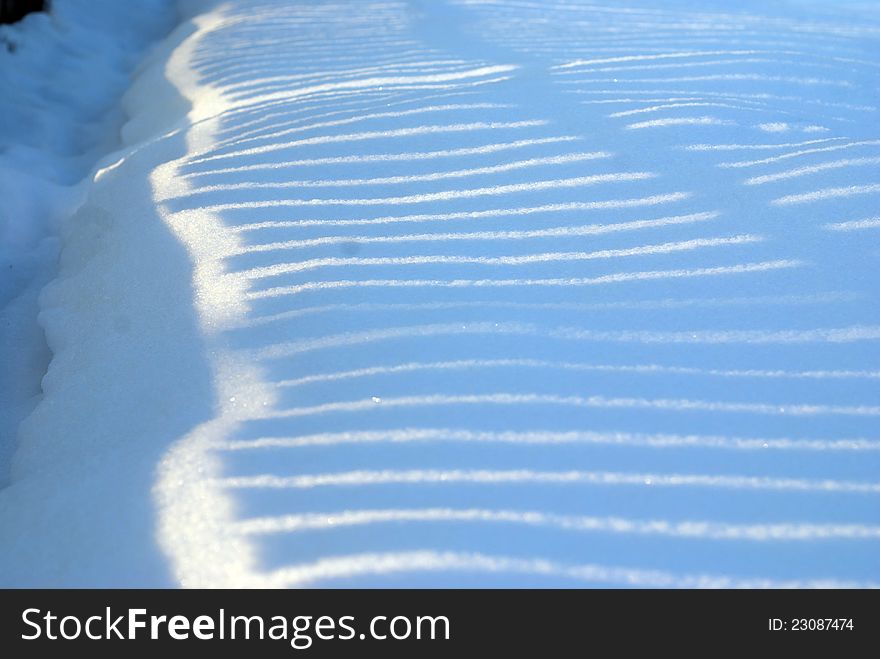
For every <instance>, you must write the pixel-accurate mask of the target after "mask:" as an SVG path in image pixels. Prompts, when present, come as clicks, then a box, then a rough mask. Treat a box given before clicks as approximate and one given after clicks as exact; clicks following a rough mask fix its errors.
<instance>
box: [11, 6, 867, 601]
mask: <svg viewBox="0 0 880 659" xmlns="http://www.w3.org/2000/svg"><path fill="white" fill-rule="evenodd" d="M183 12H184V15H185V16H191V17H192V18H191V20H187V21H186V22H184V23H183V24H182V25H180V26H179V27H178V28H177V30H176V31H175V32H174V33H173V34H172V35H171V36H170V37H169V38H168V40H167V41H166V42H165V43H164V44H163V45H162V47H161V48H160V49H159V50H158V51H157V52H155V53H153V54H152V55H151V57H150V59H149V61H148V62H147V63H146V65H145V66H144V67H143V68H142V70H141V73H140V76H139V77H138V80H137V81H136V83H135V84H134V86H133V87H132V88H131V89H130V90H129V92H128V94H127V96H126V98H125V103H124V107H125V109H126V111H127V113H128V115H129V120H128V123H127V124H126V126H125V127H124V128H123V130H122V134H123V137H124V139H125V141H126V143H127V144H128V147H127V148H126V149H125V150H123V151H122V152H120V153H119V154H116V155H114V156H113V157H112V158H109V159H107V160H106V161H105V162H103V163H102V167H101V169H99V170H98V171H97V172H96V174H95V175H94V177H93V179H94V180H93V181H92V183H91V184H90V185H89V188H88V197H87V200H86V201H85V203H84V204H83V205H82V206H81V207H80V208H79V210H78V211H77V213H76V215H74V217H72V218H71V219H70V221H69V222H68V223H67V224H66V226H65V229H64V234H63V250H62V263H61V270H60V273H59V277H58V278H57V279H56V280H55V281H54V282H53V283H52V284H50V285H49V286H48V287H47V288H46V289H45V291H44V293H43V295H42V298H41V305H42V309H43V310H42V313H41V322H42V323H43V325H44V327H45V329H46V335H47V338H48V341H49V345H50V347H51V349H52V352H53V357H52V362H51V364H50V367H49V370H48V373H47V374H46V377H45V378H44V381H43V390H44V392H45V396H44V399H43V400H42V402H41V403H40V404H39V405H38V407H37V408H36V410H35V411H34V413H33V414H32V415H31V416H30V417H29V418H28V419H27V420H26V422H25V423H24V424H23V425H22V427H21V442H20V448H19V450H18V453H17V455H16V461H15V465H14V471H13V484H12V485H11V486H10V487H8V488H6V489H5V490H3V491H2V492H0V524H2V527H3V528H4V533H5V534H6V535H5V538H4V541H3V543H2V554H3V564H4V565H5V566H6V568H5V570H4V571H3V578H4V582H5V583H11V584H29V585H37V584H38V585H49V584H55V585H74V584H77V585H98V584H107V585H162V584H182V585H185V586H301V585H346V586H362V585H382V586H385V585H408V586H409V585H430V586H452V585H479V586H484V585H521V586H533V585H551V586H558V585H566V586H571V585H573V586H579V585H589V584H602V585H614V586H627V585H630V586H661V587H669V586H714V587H735V586H770V587H779V586H795V587H803V586H827V585H835V586H859V587H863V586H871V585H877V584H878V578H880V577H878V563H877V541H878V539H880V519H878V507H877V496H878V495H880V481H878V479H877V473H878V471H877V467H878V464H880V461H878V450H880V439H878V437H877V433H876V428H877V419H878V416H880V405H878V397H877V392H878V386H877V385H878V378H880V367H878V366H880V365H878V361H880V354H878V351H877V347H876V346H877V340H878V338H880V322H878V318H877V315H878V306H877V304H876V275H875V272H876V265H877V256H878V253H877V250H876V248H875V247H874V246H873V245H872V243H871V238H872V236H873V235H874V232H875V231H876V230H877V228H878V227H880V220H878V219H877V217H876V203H877V200H878V197H880V178H878V173H880V169H878V164H880V152H878V146H880V138H878V135H877V134H876V127H877V120H876V119H877V109H878V105H877V104H878V98H877V95H878V86H877V84H876V83H877V82H878V66H880V64H878V60H877V43H878V39H877V37H878V35H880V21H878V18H880V17H878V14H877V12H876V10H875V9H873V8H872V7H870V6H866V5H864V4H862V5H859V4H851V5H850V4H845V3H837V2H835V3H830V2H829V3H822V2H815V3H813V2H809V3H808V2H790V3H784V4H781V5H778V6H776V7H774V6H771V7H767V6H766V3H746V4H745V5H740V6H738V7H737V8H736V9H735V10H733V9H730V8H728V7H726V6H724V5H723V4H722V3H717V5H716V6H714V7H712V8H700V9H694V8H693V6H692V5H691V4H690V3H686V2H681V3H663V4H662V6H658V5H657V3H648V2H638V1H633V2H629V3H627V4H626V5H620V4H619V3H607V4H586V3H567V2H565V3H563V2H553V3H531V2H514V1H512V0H511V1H510V2H491V1H489V0H486V1H481V0H471V1H449V2H442V3H441V2H416V1H412V2H376V3H372V2H370V3H367V2H320V3H310V4H301V3H288V2H280V1H273V0H253V1H244V0H242V1H241V2H236V3H226V4H220V3H214V2H210V1H206V2H188V3H184V4H183Z"/></svg>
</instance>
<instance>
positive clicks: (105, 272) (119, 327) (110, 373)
mask: <svg viewBox="0 0 880 659" xmlns="http://www.w3.org/2000/svg"><path fill="white" fill-rule="evenodd" d="M188 4H191V3H188ZM194 30H195V26H194V24H193V23H192V22H189V23H185V24H183V25H181V26H180V27H178V28H177V30H175V31H174V32H173V33H172V35H170V36H169V37H168V38H167V39H166V40H165V41H164V43H163V44H162V45H161V47H160V48H158V49H157V50H156V51H155V52H154V53H153V54H152V56H151V57H150V58H149V62H148V63H147V65H146V66H145V67H144V68H143V69H142V71H141V73H140V74H139V76H138V78H137V81H136V82H135V83H134V84H133V86H132V88H131V89H130V91H129V93H128V94H127V97H126V99H125V107H126V110H127V111H128V113H129V115H130V116H131V119H130V121H129V123H128V124H127V126H126V128H125V129H124V133H123V135H124V139H125V140H126V141H127V142H128V143H129V145H130V146H129V148H128V149H127V150H125V151H123V152H119V153H116V154H113V155H111V156H108V157H107V158H106V159H105V161H104V164H105V166H104V168H103V169H100V170H99V171H98V172H97V173H96V175H95V177H94V182H93V184H92V185H91V188H90V190H89V192H88V197H87V200H86V202H85V203H84V204H83V206H82V207H81V208H80V209H79V210H78V212H77V213H76V214H75V215H74V217H72V218H71V219H70V220H69V221H68V222H67V223H66V225H65V227H64V230H63V235H62V242H63V248H62V254H61V263H60V272H59V276H58V278H57V279H56V280H55V281H54V282H52V283H51V284H49V285H48V286H47V287H46V288H45V290H44V291H43V294H42V296H41V307H42V311H41V314H40V321H41V323H42V324H43V326H44V328H45V330H46V336H47V340H48V343H49V345H50V347H51V349H52V351H53V358H52V362H51V364H50V366H49V370H48V373H47V374H46V376H45V378H44V381H43V389H44V398H43V400H42V402H41V403H40V404H39V405H38V407H37V408H36V410H35V411H34V413H33V414H32V415H31V416H30V417H29V418H28V419H26V420H25V422H24V423H23V424H22V426H21V431H20V445H19V450H18V452H17V454H16V456H15V462H14V465H13V473H12V484H11V485H10V486H9V487H8V488H6V489H5V490H3V491H2V492H0V526H2V528H3V529H4V534H5V538H6V539H5V541H4V542H3V543H2V544H0V561H2V564H3V565H5V566H6V569H5V570H4V572H3V575H2V578H0V582H2V584H3V585H6V586H89V587H96V586H160V585H170V584H171V583H173V582H172V580H171V578H170V575H169V574H168V572H167V568H166V565H165V560H164V558H163V556H162V554H161V552H160V550H159V549H158V547H157V546H156V542H155V521H154V510H153V506H152V499H151V488H152V486H153V482H154V478H155V466H156V464H157V463H158V462H159V461H160V459H161V456H162V454H163V453H164V451H165V450H166V448H167V446H168V445H169V444H170V443H171V442H173V441H174V440H176V439H177V438H178V437H180V436H182V435H185V434H186V433H187V431H188V430H189V429H190V428H191V427H193V426H195V425H197V424H199V423H201V422H202V421H204V420H205V419H207V418H210V417H211V416H212V407H213V400H214V395H213V390H212V385H211V376H210V372H209V369H208V366H207V362H206V360H205V358H204V348H203V341H202V335H201V332H200V330H199V327H198V320H197V318H196V315H195V312H194V309H193V296H192V289H191V281H192V267H191V264H190V260H189V258H188V256H187V254H186V252H185V250H184V249H183V248H182V247H181V245H180V243H179V242H178V241H177V239H176V238H175V237H174V236H173V235H172V233H171V232H170V231H169V228H168V226H167V225H165V223H164V222H163V220H162V218H161V216H160V215H159V213H158V209H157V207H156V203H155V201H154V194H153V188H152V186H151V185H150V183H149V181H150V174H151V172H152V171H153V169H154V168H155V166H156V164H157V163H163V162H168V161H170V160H174V159H175V158H177V157H179V156H181V155H182V154H184V153H186V152H187V149H188V147H189V145H188V144H186V141H185V139H186V138H185V135H184V133H183V132H182V130H181V129H182V128H184V127H185V126H186V125H187V122H188V119H187V118H186V117H185V114H186V112H187V111H188V109H189V107H190V104H189V102H188V100H187V99H186V97H185V96H184V95H183V94H181V92H180V91H179V90H178V88H177V86H175V85H174V84H171V83H170V82H169V81H168V79H167V71H166V67H167V63H168V60H169V58H170V55H171V53H173V52H174V50H175V49H176V48H177V47H178V46H179V45H180V44H181V43H182V42H184V41H185V40H186V39H188V38H189V37H190V36H191V35H192V33H193V32H194ZM160 130H165V131H168V132H166V133H165V134H164V135H161V136H156V131H160ZM148 137H150V138H151V140H150V141H147V142H141V143H138V144H136V143H134V142H135V141H137V140H144V139H146V138H148ZM110 163H112V164H110ZM169 366H171V367H172V368H169Z"/></svg>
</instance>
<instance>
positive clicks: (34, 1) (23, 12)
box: [0, 0, 49, 23]
mask: <svg viewBox="0 0 880 659" xmlns="http://www.w3.org/2000/svg"><path fill="white" fill-rule="evenodd" d="M48 5H49V3H48V2H46V1H45V0H0V23H15V22H16V21H20V20H21V19H22V18H24V17H25V16H27V15H28V14H30V13H31V12H35V11H44V10H46V9H48V8H49V6H48Z"/></svg>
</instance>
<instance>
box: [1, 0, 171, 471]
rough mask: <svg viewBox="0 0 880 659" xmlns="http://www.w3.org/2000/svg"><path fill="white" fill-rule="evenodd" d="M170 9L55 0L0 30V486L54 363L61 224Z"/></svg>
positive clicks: (108, 0) (112, 144)
mask: <svg viewBox="0 0 880 659" xmlns="http://www.w3.org/2000/svg"><path fill="white" fill-rule="evenodd" d="M171 8H172V4H171V3H170V2H169V1H168V0H152V1H147V2H143V1H140V2H137V3H119V2H115V1H114V0H98V1H97V2H96V1H95V0H55V2H53V3H52V8H51V12H50V13H43V12H39V13H33V14H29V15H28V16H26V17H25V18H24V19H23V20H22V21H20V22H18V23H15V24H12V25H0V200H2V203H0V272H2V273H3V275H2V277H0V363H2V364H3V369H2V370H0V485H4V484H6V483H7V482H8V472H9V467H10V465H9V462H10V458H11V456H12V452H13V450H14V448H15V435H16V429H17V426H18V424H19V423H20V422H21V420H22V419H23V418H24V417H26V416H27V415H28V414H29V413H30V412H31V410H32V409H33V406H34V405H35V404H36V401H37V400H38V397H39V393H40V378H41V377H42V376H43V374H44V373H45V372H46V367H47V364H48V361H49V358H50V353H49V350H48V348H47V347H46V342H45V339H44V338H43V332H42V330H41V329H40V327H39V325H38V323H37V313H38V311H39V305H38V301H37V298H38V295H39V292H40V289H42V287H43V286H45V285H46V284H47V283H48V282H49V281H50V280H51V279H52V278H53V276H54V274H55V264H56V262H57V260H58V249H59V241H58V232H59V231H60V226H59V225H60V223H61V221H62V220H63V219H64V218H66V217H67V216H69V215H70V214H71V212H72V210H74V209H75V208H76V207H77V206H78V205H80V204H81V203H82V201H83V199H84V195H85V192H86V188H87V187H88V185H89V183H90V177H89V176H88V174H89V172H90V170H91V169H92V167H93V165H94V164H95V161H96V160H97V159H98V158H99V157H100V156H101V155H103V154H105V153H107V152H108V151H111V150H113V149H116V148H117V147H118V146H119V140H118V134H119V129H120V127H121V125H122V124H123V122H124V121H125V115H124V113H123V112H122V110H121V108H120V107H119V104H118V101H119V97H120V96H121V95H122V94H123V93H124V92H125V90H126V89H127V87H128V86H129V84H130V82H131V80H130V76H129V74H130V72H131V70H132V69H133V68H134V66H135V65H136V64H137V63H138V61H139V60H140V58H141V55H142V52H143V50H144V48H145V47H146V46H147V45H148V44H149V42H150V41H152V40H154V39H155V38H156V37H159V36H161V35H162V34H165V33H167V32H168V31H169V29H170V28H171V25H170V24H171V23H172V22H173V21H174V14H173V11H172V12H171V13H170V14H169V9H171ZM84 178H88V179H89V180H86V181H85V182H84V183H81V181H83V179H84Z"/></svg>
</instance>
